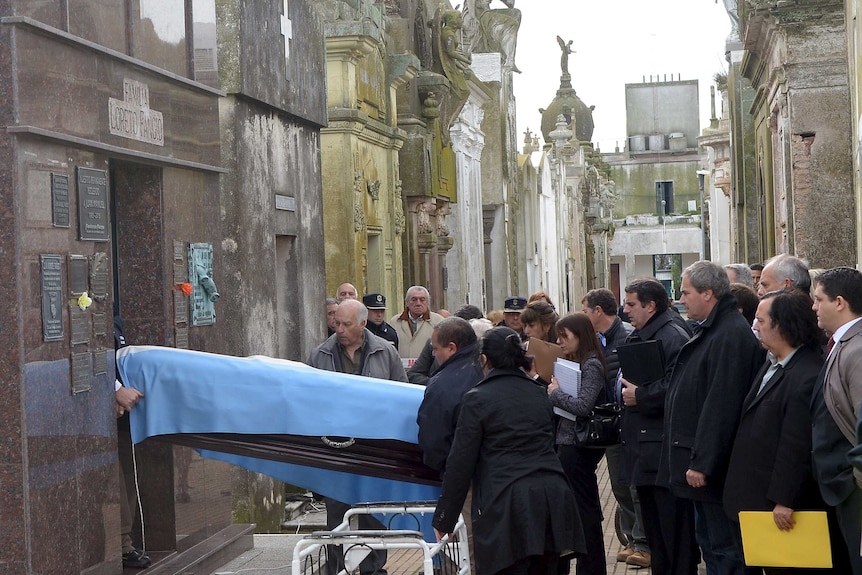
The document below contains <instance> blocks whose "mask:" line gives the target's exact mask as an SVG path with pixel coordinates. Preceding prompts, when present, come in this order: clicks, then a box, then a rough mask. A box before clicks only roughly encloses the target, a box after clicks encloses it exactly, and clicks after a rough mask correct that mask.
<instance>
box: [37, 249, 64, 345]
mask: <svg viewBox="0 0 862 575" xmlns="http://www.w3.org/2000/svg"><path fill="white" fill-rule="evenodd" d="M39 264H40V271H41V279H42V282H41V283H42V339H43V340H44V341H60V340H62V339H63V275H62V271H61V270H62V263H61V262H60V256H58V255H51V254H41V255H40V256H39Z"/></svg>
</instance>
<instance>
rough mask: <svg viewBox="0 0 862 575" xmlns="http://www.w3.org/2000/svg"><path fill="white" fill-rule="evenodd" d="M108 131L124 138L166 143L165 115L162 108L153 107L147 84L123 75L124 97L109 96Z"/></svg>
mask: <svg viewBox="0 0 862 575" xmlns="http://www.w3.org/2000/svg"><path fill="white" fill-rule="evenodd" d="M108 131H109V132H111V133H112V134H114V135H115V136H120V137H122V138H129V139H131V140H138V141H139V142H146V143H148V144H155V145H157V146H164V145H165V123H164V119H163V117H162V113H161V112H157V111H156V110H153V109H151V108H150V87H149V86H148V85H147V84H144V83H143V82H138V81H137V80H130V79H128V78H124V79H123V99H122V100H118V99H117V98H108Z"/></svg>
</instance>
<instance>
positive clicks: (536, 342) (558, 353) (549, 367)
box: [527, 337, 563, 382]
mask: <svg viewBox="0 0 862 575" xmlns="http://www.w3.org/2000/svg"><path fill="white" fill-rule="evenodd" d="M529 342H530V343H529V345H527V353H528V354H529V355H532V356H533V357H534V358H535V360H534V361H535V364H534V365H535V368H536V373H538V374H539V377H541V378H542V379H544V380H545V381H546V382H550V381H551V376H552V375H554V362H555V361H557V359H558V358H560V357H563V350H561V349H560V346H558V345H557V344H555V343H551V342H548V341H543V340H541V339H538V338H535V337H531V338H530V340H529Z"/></svg>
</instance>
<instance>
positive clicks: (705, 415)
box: [656, 261, 764, 575]
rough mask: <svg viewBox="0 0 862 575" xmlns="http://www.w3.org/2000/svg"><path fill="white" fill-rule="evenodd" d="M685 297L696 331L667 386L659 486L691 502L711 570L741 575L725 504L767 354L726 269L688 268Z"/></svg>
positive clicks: (712, 266) (713, 266) (741, 564)
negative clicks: (748, 403)
mask: <svg viewBox="0 0 862 575" xmlns="http://www.w3.org/2000/svg"><path fill="white" fill-rule="evenodd" d="M681 295H682V297H680V301H681V302H682V304H683V305H684V306H685V309H686V311H687V312H688V317H689V319H690V320H692V321H694V322H695V328H694V335H693V336H692V338H691V339H690V340H689V341H688V343H686V344H685V345H684V346H682V349H680V351H679V354H678V355H677V358H676V365H675V367H674V370H673V374H672V375H671V379H670V384H669V385H668V390H667V397H666V399H665V404H664V435H663V438H662V450H661V460H660V465H659V469H658V476H657V479H656V484H657V485H665V486H669V487H670V489H671V491H672V492H673V494H674V495H675V496H677V497H681V498H683V499H691V500H693V501H694V509H695V534H696V537H697V542H698V544H699V545H700V548H701V551H702V552H703V557H704V560H705V561H706V565H707V570H708V571H709V572H712V573H721V574H732V575H736V574H740V575H741V574H742V573H743V569H744V562H743V559H742V556H741V554H740V553H739V551H738V547H737V544H736V537H735V535H734V527H733V524H732V523H731V522H730V519H728V517H727V515H725V513H724V509H723V508H722V505H721V497H722V492H723V490H724V478H725V473H726V471H727V464H728V460H729V459H730V448H731V445H732V444H733V438H734V436H735V434H736V426H737V424H738V423H739V416H740V413H741V409H742V403H743V401H744V400H745V396H746V395H747V394H748V390H749V387H750V384H751V382H752V381H753V380H754V376H755V375H756V373H757V371H758V370H759V369H760V366H761V365H762V363H763V358H764V352H763V350H762V349H761V347H760V343H759V342H758V341H757V339H756V338H755V337H754V334H753V333H752V331H751V328H750V327H749V325H748V323H747V322H746V321H745V318H744V317H742V314H740V313H739V312H738V311H737V310H736V298H734V297H733V296H732V295H731V294H730V280H729V279H728V277H727V273H725V271H724V269H723V268H722V267H721V266H719V265H717V264H714V263H712V262H708V261H698V262H695V263H693V264H692V265H691V266H689V267H688V268H686V269H685V271H684V272H683V275H682V289H681Z"/></svg>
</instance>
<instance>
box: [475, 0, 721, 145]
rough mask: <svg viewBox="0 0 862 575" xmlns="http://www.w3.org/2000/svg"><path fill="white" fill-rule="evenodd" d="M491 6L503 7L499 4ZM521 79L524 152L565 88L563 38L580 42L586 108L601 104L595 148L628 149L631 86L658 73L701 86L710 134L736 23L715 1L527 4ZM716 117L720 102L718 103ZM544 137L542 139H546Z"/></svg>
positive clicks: (576, 79)
mask: <svg viewBox="0 0 862 575" xmlns="http://www.w3.org/2000/svg"><path fill="white" fill-rule="evenodd" d="M491 7H492V8H504V7H505V6H504V5H503V4H502V3H501V2H500V1H499V0H497V1H496V2H494V3H493V4H492V6H491ZM515 7H516V8H518V9H519V10H521V13H522V18H521V28H520V31H519V33H518V49H517V56H516V63H517V65H518V68H520V69H521V71H522V73H521V74H515V75H514V76H515V79H514V83H515V98H516V100H517V114H518V138H517V141H518V148H519V149H521V147H522V142H523V140H524V131H525V130H526V129H527V128H528V127H529V128H530V130H531V131H532V132H534V133H536V132H539V133H540V132H541V130H540V124H541V116H540V114H539V112H538V109H539V108H545V107H547V106H548V104H549V103H550V102H551V100H553V99H554V96H555V94H556V91H557V88H559V85H560V72H561V69H560V54H561V52H560V46H559V44H557V36H558V35H559V36H561V37H562V38H563V40H565V41H569V40H574V43H573V44H572V49H573V50H574V51H575V53H574V54H572V55H570V56H569V72H570V73H571V75H572V86H573V87H574V88H575V90H576V91H577V93H578V97H579V98H581V100H583V101H584V103H585V104H586V105H587V106H591V105H594V106H595V107H596V108H595V110H594V111H593V121H594V123H595V131H594V132H593V142H594V143H595V144H597V145H598V146H599V147H600V148H601V149H602V151H604V152H612V151H613V149H614V145H615V142H619V145H620V147H622V146H623V145H624V142H625V135H626V128H625V84H631V83H638V82H641V81H642V80H643V77H644V76H646V79H647V81H649V76H650V75H652V76H653V78H655V77H656V76H657V75H658V76H661V77H662V79H664V76H665V75H666V76H667V77H668V79H670V76H671V75H673V78H674V79H676V78H677V75H679V74H681V76H682V79H683V80H694V79H697V80H699V81H700V83H699V94H700V109H701V123H700V129H701V130H703V128H704V127H705V126H707V125H708V122H709V116H710V113H709V111H710V97H709V87H710V86H711V85H712V77H713V76H714V75H715V74H716V73H717V72H723V71H726V70H727V62H726V61H725V59H724V41H725V38H726V37H727V35H728V34H729V33H730V19H729V18H728V16H727V12H726V10H725V8H724V3H723V2H721V1H719V2H717V3H716V0H655V1H652V2H650V1H647V0H599V1H597V2H596V1H586V0H532V1H527V0H521V1H518V2H516V4H515ZM716 107H717V113H718V114H719V115H720V113H721V99H720V98H718V97H716ZM539 136H540V137H539V140H540V142H541V141H542V139H541V133H540V134H539Z"/></svg>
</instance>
